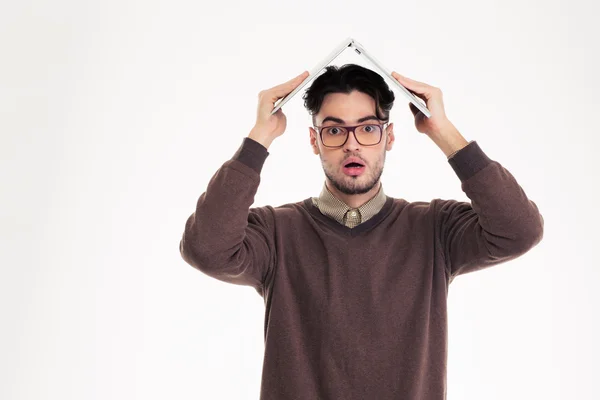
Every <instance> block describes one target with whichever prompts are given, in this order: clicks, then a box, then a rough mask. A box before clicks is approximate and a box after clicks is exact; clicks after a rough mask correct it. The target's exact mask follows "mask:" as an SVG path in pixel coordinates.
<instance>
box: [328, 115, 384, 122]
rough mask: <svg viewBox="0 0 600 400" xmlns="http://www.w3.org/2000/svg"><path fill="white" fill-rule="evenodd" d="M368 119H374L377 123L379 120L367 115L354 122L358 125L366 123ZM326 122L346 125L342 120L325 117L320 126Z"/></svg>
mask: <svg viewBox="0 0 600 400" xmlns="http://www.w3.org/2000/svg"><path fill="white" fill-rule="evenodd" d="M370 119H375V120H377V121H379V118H377V117H376V116H375V115H368V116H366V117H362V118H359V119H358V120H357V121H356V122H358V123H360V122H364V121H368V120H370ZM327 121H333V122H337V123H338V124H345V123H346V122H345V121H344V120H343V119H340V118H336V117H331V116H328V117H325V119H324V120H323V122H321V124H324V123H325V122H327Z"/></svg>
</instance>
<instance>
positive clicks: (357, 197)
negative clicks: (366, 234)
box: [325, 180, 381, 208]
mask: <svg viewBox="0 0 600 400" xmlns="http://www.w3.org/2000/svg"><path fill="white" fill-rule="evenodd" d="M325 184H326V185H327V189H329V191H330V192H331V193H332V194H333V195H334V196H335V197H337V198H338V199H340V200H341V201H343V202H344V203H346V204H348V206H349V207H351V208H358V207H360V206H362V205H363V204H365V203H366V202H367V201H369V200H371V199H372V198H373V197H375V195H376V194H377V192H378V191H379V187H380V186H381V181H378V182H377V184H376V185H375V186H373V187H372V188H371V190H369V191H368V192H366V193H362V194H346V193H342V192H340V191H339V190H337V189H336V188H335V187H334V186H333V185H332V184H331V183H330V182H329V180H326V181H325Z"/></svg>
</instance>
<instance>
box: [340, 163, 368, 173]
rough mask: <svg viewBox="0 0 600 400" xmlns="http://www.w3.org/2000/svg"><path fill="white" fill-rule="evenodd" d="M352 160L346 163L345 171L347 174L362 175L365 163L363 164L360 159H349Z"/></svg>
mask: <svg viewBox="0 0 600 400" xmlns="http://www.w3.org/2000/svg"><path fill="white" fill-rule="evenodd" d="M349 161H350V162H347V163H346V164H344V168H343V170H344V173H345V174H346V175H352V176H356V175H360V174H362V172H363V171H364V169H365V165H364V164H362V163H361V162H360V161H359V160H356V159H354V160H349Z"/></svg>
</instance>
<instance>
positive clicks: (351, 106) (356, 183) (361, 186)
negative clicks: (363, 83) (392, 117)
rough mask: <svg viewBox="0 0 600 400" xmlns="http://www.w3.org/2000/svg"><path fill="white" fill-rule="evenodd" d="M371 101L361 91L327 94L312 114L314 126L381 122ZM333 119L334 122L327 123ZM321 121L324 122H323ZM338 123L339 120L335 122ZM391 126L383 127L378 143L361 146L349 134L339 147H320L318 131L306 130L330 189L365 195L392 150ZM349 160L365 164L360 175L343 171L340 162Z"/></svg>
mask: <svg viewBox="0 0 600 400" xmlns="http://www.w3.org/2000/svg"><path fill="white" fill-rule="evenodd" d="M375 115H376V113H375V100H374V99H373V98H372V97H371V96H369V95H367V94H365V93H362V92H359V91H357V90H353V91H352V92H351V93H349V94H346V93H329V94H327V95H326V96H325V98H324V100H323V104H322V105H321V109H320V110H319V112H318V114H316V115H315V120H316V121H315V122H316V124H317V126H340V125H359V124H367V123H381V122H380V120H378V119H376V117H375ZM368 116H373V117H374V119H369V120H364V121H362V122H359V119H361V118H364V117H368ZM328 117H333V118H335V119H336V120H335V121H333V120H329V119H328ZM324 120H325V121H324ZM339 120H342V121H343V122H342V121H339ZM392 128H393V124H390V125H389V126H386V127H385V129H384V130H383V135H382V138H381V141H380V142H379V144H377V145H374V146H363V145H361V144H360V143H358V142H357V141H356V138H355V137H354V135H353V134H352V133H349V134H348V140H347V141H346V143H345V144H344V145H343V146H342V147H337V148H331V147H325V146H323V142H322V141H321V138H320V137H318V132H317V131H316V130H315V129H313V128H309V130H310V143H311V146H312V147H313V152H314V153H315V154H319V157H320V158H321V164H322V165H323V171H324V172H325V176H326V177H327V178H328V180H329V182H330V183H331V185H332V186H333V187H335V188H336V189H337V190H339V191H340V192H342V193H345V194H348V195H353V194H363V193H367V192H368V191H369V190H371V189H373V187H375V185H377V183H378V182H379V178H380V177H381V174H382V173H383V165H384V163H385V152H386V150H387V151H389V150H391V149H392V145H393V142H394V133H393V130H392ZM350 157H357V158H359V159H360V160H361V163H362V164H364V165H365V167H364V169H363V171H362V173H360V174H359V175H353V174H352V173H349V171H348V170H347V169H344V163H345V162H346V160H347V159H348V158H350Z"/></svg>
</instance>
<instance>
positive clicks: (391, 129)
mask: <svg viewBox="0 0 600 400" xmlns="http://www.w3.org/2000/svg"><path fill="white" fill-rule="evenodd" d="M386 130H387V135H388V139H387V143H386V145H385V149H386V150H387V151H390V150H391V149H392V146H393V145H394V141H395V140H396V138H395V136H394V123H393V122H392V123H391V124H389V125H388V126H387V129H386Z"/></svg>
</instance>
